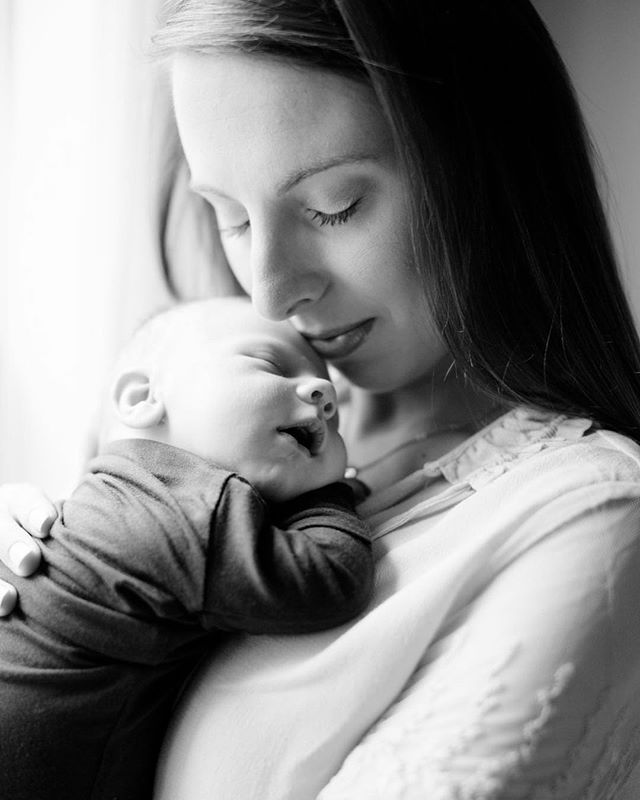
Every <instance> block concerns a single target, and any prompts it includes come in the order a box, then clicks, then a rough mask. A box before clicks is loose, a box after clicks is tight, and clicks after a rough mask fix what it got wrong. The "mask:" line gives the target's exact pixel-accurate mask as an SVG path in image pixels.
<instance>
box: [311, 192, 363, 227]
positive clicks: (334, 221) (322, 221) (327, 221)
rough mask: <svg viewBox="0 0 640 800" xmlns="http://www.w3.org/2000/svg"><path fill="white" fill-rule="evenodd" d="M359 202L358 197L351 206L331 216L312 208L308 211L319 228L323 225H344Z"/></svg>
mask: <svg viewBox="0 0 640 800" xmlns="http://www.w3.org/2000/svg"><path fill="white" fill-rule="evenodd" d="M361 200H362V198H361V197H359V198H358V199H357V200H354V202H353V203H351V205H349V206H347V207H346V208H343V209H342V210H341V211H336V212H334V213H333V214H328V213H326V212H324V211H319V210H317V209H314V208H309V209H308V211H309V212H310V213H311V218H312V219H313V220H314V221H315V222H317V223H318V224H319V225H320V226H321V227H322V226H324V225H331V226H333V225H344V223H345V222H347V221H348V220H349V219H350V218H351V217H352V216H353V215H354V214H355V212H356V211H357V209H358V206H359V205H360V201H361Z"/></svg>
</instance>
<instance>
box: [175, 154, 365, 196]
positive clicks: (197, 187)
mask: <svg viewBox="0 0 640 800" xmlns="http://www.w3.org/2000/svg"><path fill="white" fill-rule="evenodd" d="M379 160H380V156H378V155H376V154H374V153H349V154H347V155H340V156H334V157H333V158H327V159H321V160H319V161H316V162H314V163H312V164H310V165H309V166H307V167H304V168H303V169H299V170H296V171H295V172H293V173H292V174H291V175H289V176H288V177H286V178H285V179H284V180H283V181H281V182H280V183H279V184H278V186H277V187H276V193H277V194H278V195H283V194H286V193H287V192H290V191H291V189H293V188H294V187H295V186H297V185H298V184H299V183H302V181H304V180H306V179H307V178H310V177H311V176H312V175H317V174H318V173H319V172H326V170H329V169H333V168H334V167H341V166H344V165H349V164H362V163H365V162H368V161H369V162H376V161H379ZM189 188H190V189H191V191H193V192H198V193H199V194H215V195H216V196H217V197H222V198H224V199H225V200H232V199H233V198H231V197H229V195H227V194H225V193H224V192H221V191H220V190H219V189H216V187H215V186H211V185H209V184H206V183H197V182H193V181H192V182H190V184H189Z"/></svg>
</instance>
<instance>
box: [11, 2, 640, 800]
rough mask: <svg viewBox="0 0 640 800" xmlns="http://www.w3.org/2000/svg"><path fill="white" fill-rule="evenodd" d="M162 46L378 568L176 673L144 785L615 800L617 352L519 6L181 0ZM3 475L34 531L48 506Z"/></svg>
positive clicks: (578, 129) (553, 64)
mask: <svg viewBox="0 0 640 800" xmlns="http://www.w3.org/2000/svg"><path fill="white" fill-rule="evenodd" d="M157 47H158V49H159V51H160V52H161V53H162V54H163V55H165V56H166V57H167V60H168V64H169V66H170V71H171V79H172V90H173V98H174V105H175V113H176V119H177V123H178V129H179V132H180V138H181V143H182V147H183V149H184V155H185V157H186V162H187V163H188V168H189V174H190V181H191V186H192V190H193V191H194V192H195V193H196V194H199V195H200V196H201V197H202V198H204V200H205V201H206V202H207V203H208V204H209V205H210V206H211V207H212V208H213V209H214V210H215V216H216V219H217V225H218V230H219V238H220V241H221V242H222V247H223V251H224V257H225V260H226V263H227V264H228V266H229V267H230V269H231V272H232V273H233V275H234V276H235V278H236V279H237V281H238V283H239V284H240V286H241V287H242V289H243V290H244V291H245V292H247V293H248V294H249V295H250V296H251V297H252V300H253V302H254V304H255V305H256V307H257V308H258V309H259V311H260V312H261V313H262V314H263V315H265V316H267V317H270V318H273V319H285V318H287V319H290V320H291V323H292V324H293V325H294V326H295V327H296V328H297V329H298V330H299V331H301V332H302V333H303V334H304V335H305V336H306V337H307V338H308V339H309V341H310V342H311V344H312V345H313V346H314V347H315V348H316V350H317V351H318V352H319V353H320V354H321V355H323V356H324V357H325V358H326V359H327V360H328V361H329V363H330V364H332V365H333V366H334V367H335V369H336V371H337V373H339V375H341V376H342V380H343V383H344V401H343V405H342V409H341V416H342V425H343V431H344V435H345V438H346V440H347V443H348V450H349V454H350V459H351V463H352V464H353V468H352V469H351V470H350V472H349V476H350V477H351V478H352V479H353V480H355V481H356V482H357V484H356V485H357V486H358V487H359V488H360V490H361V491H362V494H363V496H364V495H368V496H367V497H366V499H365V500H364V502H363V503H362V504H361V506H360V509H361V512H362V513H363V515H365V516H366V517H368V519H369V521H370V524H371V526H372V530H373V536H374V539H375V545H374V547H375V551H376V556H377V559H378V573H377V584H376V595H375V598H374V601H373V603H372V605H371V608H370V609H369V611H368V612H367V613H366V614H364V615H363V616H361V617H360V618H359V619H358V620H356V621H355V622H354V623H352V624H350V625H347V626H344V627H342V628H339V629H337V630H333V631H328V632H326V633H323V634H319V635H313V636H305V637H291V638H273V637H260V638H258V637H255V638H253V639H252V638H250V637H247V638H234V639H231V640H230V641H229V643H228V645H227V647H226V649H225V650H224V651H223V652H222V654H220V653H219V652H218V653H217V654H216V657H215V659H212V660H211V661H210V662H209V663H205V664H203V665H202V667H201V669H200V670H199V672H198V673H197V674H196V675H195V676H194V679H193V681H192V682H191V684H190V685H189V687H188V688H187V690H186V692H185V695H184V697H183V700H182V703H181V705H180V707H179V708H178V709H177V711H176V715H175V720H174V724H173V726H172V728H171V730H170V731H169V734H168V737H167V740H166V745H165V749H164V752H163V754H162V757H161V761H160V765H159V770H158V780H157V787H156V797H157V798H160V800H169V798H177V797H179V798H181V800H190V798H234V800H235V798H242V799H244V798H257V797H260V798H277V799H278V800H283V799H284V798H288V799H289V800H303V799H304V798H314V797H319V798H321V800H337V798H349V800H356V799H361V800H365V799H366V800H371V799H372V798H377V797H380V798H385V800H391V799H392V798H401V797H402V798H424V797H425V796H428V797H429V798H430V800H434V799H435V798H438V799H439V800H445V799H446V800H453V799H454V798H455V799H456V800H472V798H473V799H474V800H480V799H481V800H489V798H492V799H493V798H520V797H522V798H557V799H558V800H560V798H562V800H570V799H571V798H580V799H581V800H584V799H585V798H598V800H602V798H613V797H615V798H616V800H620V798H621V797H623V793H624V791H625V788H624V787H625V785H627V786H628V777H629V775H630V772H631V770H632V769H633V766H634V764H635V763H636V762H637V760H638V755H639V754H640V741H639V740H638V734H637V730H638V722H637V720H639V719H640V707H639V706H640V701H639V700H638V698H637V695H638V693H637V691H636V682H637V681H638V680H640V626H638V624H637V619H638V611H639V610H640V586H638V583H639V582H638V581H637V580H636V576H637V574H638V570H639V569H640V541H639V533H638V531H639V523H640V502H639V499H640V448H638V446H637V445H636V443H635V439H637V438H638V435H639V434H638V430H639V429H638V423H639V420H640V399H639V398H640V382H639V381H638V368H639V365H640V354H639V353H640V351H639V347H638V341H637V338H636V334H635V331H634V328H633V325H632V322H631V317H630V314H629V311H628V308H627V304H626V301H625V299H624V296H623V293H622V291H621V288H620V284H619V281H618V278H617V276H616V270H615V265H614V258H613V255H612V248H611V244H610V241H609V236H608V233H607V230H606V225H605V221H604V217H603V213H602V209H601V205H600V201H599V198H598V194H597V190H596V185H595V181H594V176H593V171H592V168H591V164H590V154H589V146H588V143H587V139H586V136H585V133H584V130H583V127H582V121H581V118H580V114H579V112H578V109H577V105H576V102H575V99H574V97H573V94H572V92H571V88H570V85H569V82H568V79H567V76H566V74H565V71H564V68H563V66H562V64H561V62H560V60H559V58H558V55H557V53H556V51H555V49H554V47H553V45H552V43H551V41H550V39H549V37H548V35H547V33H546V31H545V29H544V27H543V25H542V23H541V22H540V20H539V18H538V17H537V15H536V14H535V12H534V10H533V9H532V7H531V6H530V4H529V2H528V0H491V2H483V1H479V0H449V1H447V0H430V1H429V2H424V1H422V2H418V0H405V2H401V3H398V2H395V3H393V4H391V3H386V2H384V1H383V0H366V2H364V0H358V1H356V0H336V1H335V2H318V1H317V0H315V1H312V0H291V1H290V2H289V1H288V0H282V2H279V3H277V4H273V3H267V2H264V3H263V2H257V0H253V2H249V1H248V0H213V1H212V0H208V1H207V0H178V1H177V2H174V3H171V4H170V6H169V10H168V13H167V18H166V20H165V22H164V25H163V28H162V29H161V30H160V32H159V34H158V37H157ZM185 269H188V266H187V265H185V264H180V263H178V264H175V263H174V264H170V263H168V262H167V272H168V275H169V278H173V277H174V276H175V274H176V273H175V270H178V271H180V270H185ZM4 499H5V508H6V513H5V525H4V534H3V536H2V537H1V541H2V545H1V546H2V548H3V552H5V553H9V549H10V546H11V544H12V543H15V542H19V543H20V545H21V546H22V547H30V548H31V551H30V552H32V548H33V545H32V544H31V542H30V540H29V537H27V536H26V534H25V533H24V532H23V531H21V530H19V528H18V527H17V526H16V524H15V523H13V519H15V520H16V521H17V522H18V523H21V524H23V525H25V526H26V527H27V528H28V529H29V530H31V531H32V532H34V533H35V532H36V528H37V527H38V525H35V526H34V525H30V524H29V514H30V513H31V511H32V509H39V511H37V512H35V513H36V514H38V513H39V514H40V520H38V519H35V522H36V523H38V522H42V521H43V519H44V520H45V522H44V525H43V526H42V527H44V529H45V530H46V524H47V523H46V518H47V517H50V516H51V514H52V513H53V509H52V508H51V507H50V506H46V505H44V506H43V502H44V500H43V498H42V496H41V495H40V493H39V492H37V491H36V490H32V489H28V488H27V489H24V488H22V489H15V488H14V489H11V488H7V489H5V490H4ZM32 567H33V565H32V564H30V565H26V566H25V567H24V569H25V570H29V569H31V568H32Z"/></svg>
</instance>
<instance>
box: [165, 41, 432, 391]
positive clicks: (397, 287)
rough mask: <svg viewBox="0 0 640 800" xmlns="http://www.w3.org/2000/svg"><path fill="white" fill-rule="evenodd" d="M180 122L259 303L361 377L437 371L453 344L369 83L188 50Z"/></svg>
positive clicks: (179, 94)
mask: <svg viewBox="0 0 640 800" xmlns="http://www.w3.org/2000/svg"><path fill="white" fill-rule="evenodd" d="M173 91H174V102H175V110H176V116H177V121H178V127H179V131H180V136H181V139H182V144H183V147H184V151H185V154H186V157H187V161H188V163H189V167H190V171H191V181H192V187H193V189H194V191H196V192H198V193H199V194H201V195H202V196H203V197H204V198H205V199H206V200H207V201H208V202H209V203H210V204H211V205H212V206H213V208H214V209H215V212H216V216H217V219H218V224H219V228H220V236H221V239H222V243H223V246H224V249H225V252H226V255H227V259H228V261H229V264H230V266H231V269H232V270H233V272H234V273H235V275H236V277H237V278H238V280H239V282H240V283H241V285H242V286H243V288H244V289H245V290H246V292H247V293H248V294H249V295H250V296H251V298H252V300H253V303H254V305H255V306H256V308H257V310H258V311H259V312H260V313H261V314H262V315H263V316H265V317H268V318H270V319H274V320H281V319H286V318H288V319H290V321H291V323H292V324H293V325H294V327H295V328H296V329H297V330H298V331H300V332H301V333H302V334H303V335H304V336H305V337H307V338H308V339H309V340H310V342H311V344H312V345H313V346H314V348H315V349H316V350H317V351H318V352H319V353H320V354H321V355H322V356H324V357H325V358H326V359H327V361H329V363H331V364H333V365H334V366H335V367H336V368H337V369H339V370H340V372H342V373H343V374H344V375H346V377H347V378H348V379H349V380H351V381H352V382H353V383H355V384H356V385H358V386H361V387H363V388H366V389H370V390H372V391H392V390H394V389H397V388H400V387H404V386H408V385H410V384H412V383H414V382H415V381H419V380H420V379H423V378H425V377H426V376H427V375H428V374H429V373H430V372H431V370H432V369H433V368H434V367H435V366H436V364H438V362H440V360H441V359H442V357H443V356H444V354H445V352H446V351H445V347H444V345H443V343H442V341H441V339H440V337H439V336H438V334H437V333H436V332H435V330H434V327H433V324H432V323H431V321H430V319H429V317H428V315H427V313H426V311H425V302H424V294H423V291H422V288H421V286H420V283H419V281H418V279H417V277H416V275H415V272H414V270H413V269H412V265H411V262H410V255H409V252H410V248H409V220H408V213H407V197H408V193H407V186H406V184H405V180H404V178H403V177H402V175H401V171H400V170H399V169H398V166H397V163H396V159H395V155H394V148H393V143H392V139H391V133H390V130H389V128H388V126H387V124H386V121H385V119H384V117H383V115H382V112H381V110H380V108H379V106H378V104H377V102H376V100H375V98H374V95H373V92H372V91H371V90H370V89H369V88H368V87H366V86H365V85H363V84H360V83H358V82H355V81H351V80H349V79H347V78H343V77H340V76H338V75H336V74H334V73H330V72H325V71H320V70H313V69H307V68H303V67H299V66H296V65H293V64H290V63H288V62H284V61H278V60H275V59H266V58H261V57H253V56H245V55H215V56H213V55H198V54H180V55H179V56H177V57H176V61H175V64H174V69H173Z"/></svg>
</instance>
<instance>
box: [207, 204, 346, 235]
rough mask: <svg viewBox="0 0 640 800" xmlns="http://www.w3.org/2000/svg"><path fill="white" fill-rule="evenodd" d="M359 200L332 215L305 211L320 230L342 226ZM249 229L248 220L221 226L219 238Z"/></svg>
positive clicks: (324, 212) (311, 210)
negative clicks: (326, 227) (327, 226)
mask: <svg viewBox="0 0 640 800" xmlns="http://www.w3.org/2000/svg"><path fill="white" fill-rule="evenodd" d="M361 200H362V198H361V197H359V198H358V199H357V200H354V201H353V203H351V204H350V205H348V206H347V207H346V208H343V209H341V210H340V211H335V212H333V213H329V212H326V211H320V210H319V209H315V208H307V209H306V210H307V212H308V213H309V214H310V215H311V219H312V220H313V221H314V222H316V223H317V224H318V225H319V226H320V227H321V228H322V227H324V226H325V225H329V226H330V227H333V226H334V225H344V224H345V222H348V221H349V220H350V219H351V217H352V216H353V215H354V214H355V213H356V211H357V210H358V206H359V205H360V202H361ZM250 227H251V222H250V220H248V219H247V220H244V221H243V222H241V223H239V224H238V225H224V226H221V227H220V228H219V229H218V230H219V233H220V235H221V236H224V237H225V238H234V237H238V236H242V234H243V233H246V232H247V231H248V230H249V228H250Z"/></svg>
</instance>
